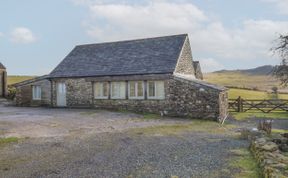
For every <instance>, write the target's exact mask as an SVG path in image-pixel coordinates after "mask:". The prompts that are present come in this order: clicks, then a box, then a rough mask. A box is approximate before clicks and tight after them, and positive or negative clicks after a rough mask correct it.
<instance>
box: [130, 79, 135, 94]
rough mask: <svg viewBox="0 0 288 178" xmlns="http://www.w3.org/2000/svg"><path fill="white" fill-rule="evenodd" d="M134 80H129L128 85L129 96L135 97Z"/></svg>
mask: <svg viewBox="0 0 288 178" xmlns="http://www.w3.org/2000/svg"><path fill="white" fill-rule="evenodd" d="M135 84H136V83H135V82H130V84H129V86H130V96H131V97H135V96H136V95H135V93H136V92H135Z"/></svg>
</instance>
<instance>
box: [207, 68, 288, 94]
mask: <svg viewBox="0 0 288 178" xmlns="http://www.w3.org/2000/svg"><path fill="white" fill-rule="evenodd" d="M204 80H206V81H207V82H210V83H215V84H218V85H222V86H231V87H232V86H233V87H238V88H250V89H259V90H271V88H272V87H274V86H276V87H278V88H279V89H280V90H283V89H285V88H284V87H281V86H280V82H279V81H278V80H277V79H276V78H275V77H273V76H271V75H249V74H245V73H242V72H218V73H208V74H204Z"/></svg>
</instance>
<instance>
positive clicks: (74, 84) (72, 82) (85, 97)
mask: <svg viewBox="0 0 288 178" xmlns="http://www.w3.org/2000/svg"><path fill="white" fill-rule="evenodd" d="M65 83H66V89H67V95H66V97H67V106H78V107H81V106H84V107H86V106H91V105H92V98H93V95H92V90H93V87H92V83H91V82H86V81H85V79H68V80H66V81H65Z"/></svg>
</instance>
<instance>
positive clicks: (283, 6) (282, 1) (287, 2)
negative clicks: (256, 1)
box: [261, 0, 288, 15]
mask: <svg viewBox="0 0 288 178" xmlns="http://www.w3.org/2000/svg"><path fill="white" fill-rule="evenodd" d="M261 1H263V2H267V3H272V4H274V5H275V6H276V7H277V9H278V10H279V12H280V14H284V15H288V10H287V9H288V0H261Z"/></svg>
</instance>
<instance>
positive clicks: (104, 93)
mask: <svg viewBox="0 0 288 178" xmlns="http://www.w3.org/2000/svg"><path fill="white" fill-rule="evenodd" d="M108 96H109V83H108V82H96V83H94V97H95V99H108Z"/></svg>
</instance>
